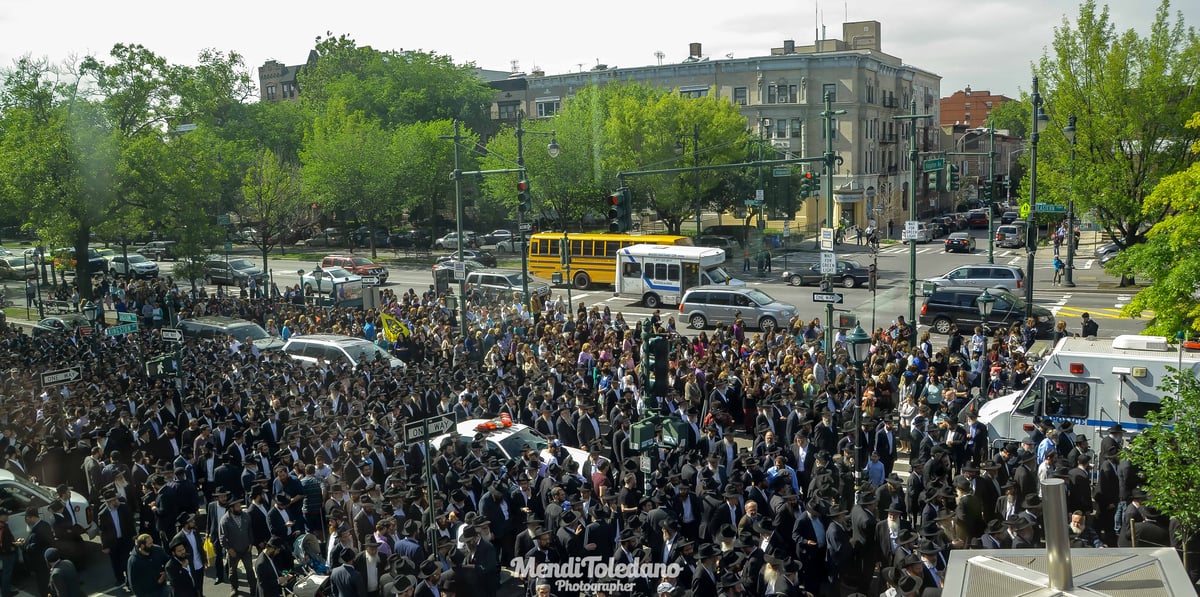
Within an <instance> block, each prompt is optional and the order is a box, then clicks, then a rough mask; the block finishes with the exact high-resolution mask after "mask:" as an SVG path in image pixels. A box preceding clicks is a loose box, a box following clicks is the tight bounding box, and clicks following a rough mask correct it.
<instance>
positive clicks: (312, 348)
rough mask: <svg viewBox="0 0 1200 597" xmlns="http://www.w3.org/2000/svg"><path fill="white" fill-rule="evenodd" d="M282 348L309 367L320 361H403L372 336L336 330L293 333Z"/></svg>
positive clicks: (358, 363) (396, 364)
mask: <svg viewBox="0 0 1200 597" xmlns="http://www.w3.org/2000/svg"><path fill="white" fill-rule="evenodd" d="M283 352H286V353H287V354H288V355H289V356H291V357H292V358H293V359H295V360H296V361H297V362H299V363H300V364H301V365H303V366H305V367H308V366H313V365H317V364H319V363H323V362H324V363H335V364H341V363H348V364H351V365H354V366H355V367H359V366H363V365H370V364H371V363H372V362H374V361H376V360H380V361H383V362H385V363H388V364H389V365H390V366H392V367H397V368H403V367H404V362H403V361H401V360H400V359H397V358H396V357H394V356H392V355H390V354H388V352H387V351H386V350H384V349H382V348H380V347H378V346H375V344H374V343H373V342H371V341H369V340H364V339H362V338H354V337H351V336H339V335H335V334H312V335H304V336H292V337H291V338H289V339H288V341H287V343H286V344H284V345H283Z"/></svg>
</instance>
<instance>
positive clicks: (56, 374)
mask: <svg viewBox="0 0 1200 597" xmlns="http://www.w3.org/2000/svg"><path fill="white" fill-rule="evenodd" d="M80 377H83V365H75V366H74V367H67V368H66V369H58V370H56V371H47V372H45V373H43V374H42V387H46V386H57V385H62V384H65V383H71V382H73V381H75V380H77V379H79V378H80Z"/></svg>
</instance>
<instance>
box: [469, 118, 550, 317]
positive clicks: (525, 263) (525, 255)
mask: <svg viewBox="0 0 1200 597" xmlns="http://www.w3.org/2000/svg"><path fill="white" fill-rule="evenodd" d="M524 122H525V111H524V110H518V111H517V131H516V132H517V167H518V168H520V170H521V180H522V181H523V182H524V183H525V188H524V189H522V190H521V191H520V192H521V193H523V194H524V196H523V197H521V198H518V201H517V238H519V239H520V241H519V242H518V243H517V245H516V247H517V250H519V251H520V252H521V293H522V295H521V296H522V297H523V298H522V300H523V301H524V302H525V313H526V314H529V313H530V311H531V307H530V296H529V249H528V247H526V246H525V245H526V241H525V231H524V230H523V228H524V227H525V220H524V217H525V213H524V212H525V210H526V209H530V208H531V207H532V206H531V205H530V204H527V203H526V201H530V202H531V201H532V198H531V197H530V196H529V193H530V191H529V188H528V184H529V183H528V181H526V179H525V142H524V139H525V135H526V134H530V135H549V136H550V144H549V145H547V146H546V153H547V154H548V155H549V156H550V158H551V159H553V158H557V157H558V154H559V153H560V148H559V147H558V135H556V134H555V131H550V132H549V133H546V132H543V131H527V130H525V127H524V124H523V123H524ZM456 143H457V141H456ZM456 155H457V154H456ZM460 244H461V243H460ZM461 259H462V251H461V250H460V251H459V260H461ZM535 323H536V322H535ZM463 331H464V333H465V332H466V330H465V328H464V330H463Z"/></svg>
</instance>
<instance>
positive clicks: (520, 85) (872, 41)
mask: <svg viewBox="0 0 1200 597" xmlns="http://www.w3.org/2000/svg"><path fill="white" fill-rule="evenodd" d="M881 48H882V39H881V32H880V24H879V22H878V21H860V22H854V23H845V24H844V25H843V26H842V39H821V40H817V41H816V42H815V43H814V44H813V45H809V46H797V45H796V44H795V42H793V41H791V40H784V41H783V45H782V47H778V48H772V49H771V51H770V54H769V55H764V56H757V57H751V58H710V57H708V56H705V55H704V54H703V53H702V47H701V44H699V43H693V44H691V46H690V48H689V57H688V58H687V59H686V60H685V61H684V62H681V63H678V64H659V65H652V66H642V67H634V68H607V67H604V66H603V65H600V66H597V67H596V68H594V69H592V70H589V71H583V72H576V73H566V74H559V75H546V74H544V73H541V72H538V71H534V72H533V73H531V74H529V75H524V74H520V73H517V74H513V75H511V76H509V78H508V79H505V80H494V81H492V83H491V85H492V86H493V87H494V88H495V89H496V90H497V93H496V97H495V101H494V103H493V105H492V116H493V118H495V119H496V120H498V121H508V120H514V119H515V118H516V115H517V112H518V110H524V112H525V114H526V115H527V116H529V117H531V118H547V117H551V116H553V115H554V114H556V113H557V112H558V111H559V110H560V109H562V106H563V104H564V103H565V102H568V101H570V99H571V97H572V96H573V95H574V94H575V93H576V92H577V91H579V90H580V89H582V88H584V87H585V86H587V85H590V84H597V85H604V84H607V83H611V82H618V81H620V82H626V81H628V82H635V83H646V84H650V85H656V86H662V87H668V88H672V89H677V90H678V91H679V93H680V94H683V95H686V96H691V97H703V96H708V95H716V96H718V97H721V98H728V99H729V100H730V101H732V102H734V103H735V104H737V105H739V106H741V110H742V113H743V114H744V115H745V116H746V119H747V120H748V122H749V123H750V127H751V129H752V131H753V132H755V133H759V132H761V133H762V134H763V135H764V136H766V137H768V138H769V139H770V140H771V144H772V145H773V146H774V148H775V150H776V151H777V156H787V157H802V156H803V157H812V156H820V155H821V154H822V153H823V151H824V148H825V134H824V127H823V121H822V119H821V116H820V114H821V112H822V111H823V109H824V103H823V102H824V100H823V98H824V94H826V93H828V94H829V95H830V97H831V99H832V100H833V109H834V110H845V114H842V115H839V116H837V118H836V120H835V121H834V142H833V149H834V151H835V152H836V153H837V154H838V155H839V156H841V158H842V160H843V161H842V163H841V165H840V166H838V167H837V168H836V169H835V170H834V172H833V188H834V200H835V211H834V221H835V222H838V221H845V222H846V223H848V224H857V225H859V226H862V227H866V226H867V225H868V223H869V220H876V221H878V222H879V224H881V225H884V226H886V224H887V222H888V220H893V221H894V222H895V223H896V226H897V227H898V228H899V227H901V226H902V222H903V221H905V220H908V219H913V218H912V216H910V214H909V210H908V200H907V192H908V186H909V182H908V180H909V159H908V140H909V136H910V127H909V125H908V124H907V122H908V121H903V120H895V119H893V117H894V116H898V115H905V114H909V113H910V109H911V103H912V102H915V103H916V109H917V113H918V114H929V115H930V116H931V118H928V119H920V120H918V121H917V122H916V126H915V130H913V133H914V134H915V135H916V140H917V148H918V150H919V151H936V150H938V149H939V143H940V142H941V129H940V128H939V127H938V123H939V122H940V119H939V115H938V110H939V99H940V97H941V92H940V91H941V90H940V84H941V77H940V76H938V75H936V74H933V73H930V72H928V71H925V70H922V69H920V68H917V67H915V66H912V65H909V64H905V63H904V62H903V61H902V60H901V59H900V58H898V57H896V56H891V55H889V54H886V53H884V52H883V51H882V49H881ZM702 143H703V142H702ZM823 184H824V183H823ZM931 186H932V185H931V184H930V183H927V182H926V179H925V177H924V176H919V177H918V185H917V206H918V207H917V211H918V213H917V217H920V216H921V215H927V214H929V213H932V212H933V210H935V209H939V208H942V207H943V206H940V205H938V204H937V203H936V201H937V194H936V193H935V192H933V189H932V188H930V187H931ZM768 192H769V191H768ZM824 210H825V202H824V201H823V200H822V201H813V200H807V201H805V202H804V204H803V206H802V207H801V209H800V210H799V211H798V212H797V213H796V214H795V220H796V221H795V222H793V223H792V224H791V226H792V229H793V230H804V229H809V230H812V229H814V228H815V227H816V226H818V225H819V223H820V222H821V221H823V220H824V219H825V214H824ZM772 215H773V216H774V217H775V218H777V219H775V220H772V221H771V222H770V223H769V224H768V227H769V228H774V229H782V228H783V222H782V221H779V219H783V218H786V217H787V215H786V214H782V213H775V214H772ZM714 217H715V215H714Z"/></svg>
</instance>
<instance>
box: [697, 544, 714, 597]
mask: <svg viewBox="0 0 1200 597" xmlns="http://www.w3.org/2000/svg"><path fill="white" fill-rule="evenodd" d="M720 557H721V549H720V548H718V547H717V546H716V545H713V544H711V543H705V544H704V545H701V546H700V549H698V550H696V563H697V564H699V565H698V566H697V567H696V570H695V572H694V573H693V574H692V596H693V597H717V574H716V568H717V559H718V558H720Z"/></svg>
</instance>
